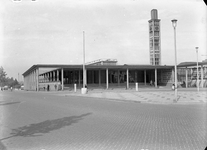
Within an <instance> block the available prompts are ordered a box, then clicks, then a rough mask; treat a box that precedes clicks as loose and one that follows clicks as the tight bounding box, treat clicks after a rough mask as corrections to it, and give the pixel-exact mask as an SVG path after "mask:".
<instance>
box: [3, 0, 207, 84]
mask: <svg viewBox="0 0 207 150" xmlns="http://www.w3.org/2000/svg"><path fill="white" fill-rule="evenodd" d="M152 9H157V10H158V18H159V19H161V22H160V23H161V65H174V31H173V27H172V22H171V20H172V19H177V20H178V22H177V27H176V50H177V64H179V63H181V62H187V61H191V62H192V61H194V62H195V61H196V60H197V59H196V50H195V47H199V52H198V59H199V61H202V60H204V59H206V58H207V56H206V55H207V46H206V41H207V40H206V39H207V35H206V33H207V29H206V27H207V7H206V5H205V3H204V2H203V1H202V0H173V1H166V0H153V1H152V0H1V1H0V66H2V67H3V68H4V70H5V71H6V73H7V76H8V77H13V78H16V79H18V78H19V79H20V80H21V79H22V77H21V75H22V74H23V73H24V72H25V71H26V70H27V69H29V68H30V67H31V66H32V65H35V64H82V63H83V31H84V32H85V59H86V62H90V61H93V60H97V59H107V58H110V59H117V60H118V64H120V65H122V64H149V63H150V59H149V27H148V20H150V19H151V10H152ZM18 74H19V75H20V77H18Z"/></svg>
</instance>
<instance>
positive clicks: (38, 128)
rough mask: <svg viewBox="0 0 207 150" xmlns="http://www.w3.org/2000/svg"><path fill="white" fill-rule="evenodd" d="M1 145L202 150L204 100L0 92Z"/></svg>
mask: <svg viewBox="0 0 207 150" xmlns="http://www.w3.org/2000/svg"><path fill="white" fill-rule="evenodd" d="M0 129H1V130H0V149H2V150H71V149H72V150H73V149H74V150H76V149H77V150H101V149H102V150H171V149H172V150H191V149H192V150H202V149H205V147H206V146H207V131H206V129H207V105H206V103H201V104H193V105H192V104H191V105H188V104H185V105H179V104H147V103H144V104H142V103H135V102H124V101H113V100H108V99H100V98H89V97H88V98H87V97H76V96H60V95H59V96H58V95H56V94H54V93H53V94H52V93H49V92H45V93H44V92H42V93H36V92H24V91H13V92H9V91H4V92H0Z"/></svg>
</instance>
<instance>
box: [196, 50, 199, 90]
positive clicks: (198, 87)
mask: <svg viewBox="0 0 207 150" xmlns="http://www.w3.org/2000/svg"><path fill="white" fill-rule="evenodd" d="M196 54H197V82H196V83H197V91H199V77H198V47H196Z"/></svg>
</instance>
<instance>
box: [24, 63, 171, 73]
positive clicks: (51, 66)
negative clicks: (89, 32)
mask: <svg viewBox="0 0 207 150" xmlns="http://www.w3.org/2000/svg"><path fill="white" fill-rule="evenodd" d="M38 68H57V70H58V69H61V68H63V69H82V68H83V65H63V64H37V65H33V66H32V67H30V68H29V69H28V70H27V71H25V72H24V73H23V74H22V75H23V76H26V75H27V74H29V73H30V72H32V71H33V70H35V69H38ZM85 68H86V69H107V68H108V69H120V70H125V69H138V70H150V69H155V68H157V69H172V68H173V66H166V65H163V66H161V65H158V66H153V65H128V64H124V65H85Z"/></svg>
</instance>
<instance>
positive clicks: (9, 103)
mask: <svg viewBox="0 0 207 150" xmlns="http://www.w3.org/2000/svg"><path fill="white" fill-rule="evenodd" d="M18 103H21V102H9V103H3V104H0V106H3V105H11V104H18Z"/></svg>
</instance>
